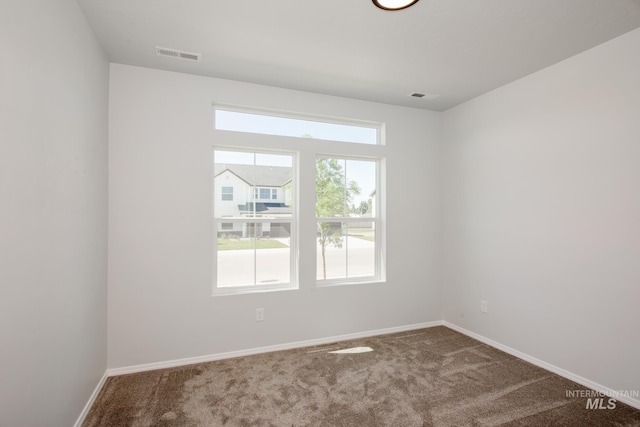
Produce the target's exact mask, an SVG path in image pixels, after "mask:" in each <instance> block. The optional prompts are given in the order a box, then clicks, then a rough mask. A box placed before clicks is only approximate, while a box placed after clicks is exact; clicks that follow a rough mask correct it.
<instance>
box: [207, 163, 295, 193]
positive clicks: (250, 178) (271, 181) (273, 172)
mask: <svg viewBox="0 0 640 427" xmlns="http://www.w3.org/2000/svg"><path fill="white" fill-rule="evenodd" d="M227 170H228V171H229V172H231V173H233V174H234V175H236V176H237V177H238V178H240V179H242V180H243V181H245V182H246V183H247V184H249V185H255V186H256V187H282V186H284V185H285V184H286V183H288V182H289V181H291V174H292V172H293V169H292V168H290V167H284V166H259V165H256V166H254V165H236V164H220V163H216V164H215V165H214V175H215V176H218V175H220V174H222V173H224V172H225V171H227Z"/></svg>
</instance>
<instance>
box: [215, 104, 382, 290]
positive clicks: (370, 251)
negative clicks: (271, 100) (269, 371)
mask: <svg viewBox="0 0 640 427" xmlns="http://www.w3.org/2000/svg"><path fill="white" fill-rule="evenodd" d="M214 123H215V128H216V130H222V131H233V132H242V134H237V135H236V136H234V138H232V141H233V142H231V143H229V142H228V141H222V143H224V144H225V145H224V148H223V146H220V147H216V148H214V222H215V230H216V236H215V238H216V242H217V244H216V251H215V254H216V255H215V256H216V269H215V270H216V276H215V288H216V289H217V292H218V293H234V292H245V291H249V292H251V291H255V290H270V289H274V290H275V289H291V288H296V287H298V284H299V283H301V282H305V283H316V284H317V285H336V284H347V283H360V282H372V281H380V280H384V273H383V271H384V269H383V265H382V260H383V258H384V257H383V256H382V252H383V249H384V248H383V245H382V237H381V236H382V231H381V230H382V228H383V226H384V224H383V222H382V218H381V216H380V214H379V212H380V206H381V205H382V203H383V202H382V200H383V199H382V198H381V197H382V196H383V195H382V194H381V188H380V182H381V180H382V179H383V177H381V170H382V168H381V164H382V161H383V158H382V157H378V156H377V155H376V154H379V153H380V150H379V147H377V145H380V141H381V137H380V130H381V126H380V125H375V124H364V125H363V124H362V122H360V123H358V122H354V123H350V122H349V121H347V120H344V121H341V122H339V123H332V122H331V121H325V120H322V119H318V120H309V119H307V118H304V117H303V118H291V117H282V116H278V115H277V114H276V115H272V114H261V113H260V112H253V111H235V110H233V109H227V108H222V109H215V121H214ZM243 134H244V135H246V136H241V135H243ZM256 134H257V135H256ZM261 134H264V135H270V137H263V138H262V139H261V137H260V135H261ZM224 135H225V134H224V133H221V134H219V135H218V136H220V137H221V138H224ZM252 135H254V136H252ZM273 135H275V136H284V137H291V136H294V137H297V138H300V149H299V150H296V151H295V152H292V151H294V150H295V149H294V150H292V149H291V147H292V144H291V140H290V139H288V140H285V143H282V144H279V143H278V141H279V140H278V139H277V138H276V139H274V138H273ZM238 141H239V142H238ZM245 141H247V142H245ZM326 141H337V142H338V144H336V143H331V151H332V153H331V154H328V153H327V151H326V147H327V142H326ZM255 146H262V147H265V150H252V149H248V148H246V147H255ZM234 147H235V148H234ZM283 147H286V151H287V152H285V151H284V149H283ZM353 147H357V150H355V149H354V148H353ZM271 150H273V151H271ZM281 150H282V151H281ZM298 162H302V163H303V164H305V165H307V167H306V168H302V169H301V170H299V171H296V170H295V167H296V165H297V164H298ZM312 162H315V168H311V167H308V166H310V165H312V164H313V163H312ZM296 173H298V175H296ZM298 178H299V179H300V182H301V183H304V188H300V191H303V192H304V193H303V194H304V197H301V198H300V199H301V200H302V201H303V203H304V206H306V208H304V209H302V211H303V212H307V213H310V212H313V210H312V209H313V206H311V205H310V203H315V218H314V217H313V216H312V217H302V218H300V217H298V216H297V215H298V213H297V212H298V210H297V209H296V203H298V201H297V200H295V199H297V196H296V194H297V193H296V191H297V188H298V182H296V180H297V179H298ZM312 184H314V186H315V188H313V187H311V185H312ZM313 190H315V191H314V193H315V194H313V193H311V191H313ZM314 196H315V197H314ZM298 224H299V225H300V227H301V228H302V229H304V230H306V231H305V233H303V235H304V239H307V241H305V242H302V243H303V244H302V245H300V246H298V242H297V239H298V236H297V235H296V233H297V227H298ZM310 227H313V228H315V238H314V240H315V242H314V244H313V245H312V244H311V242H309V241H308V239H309V238H310V237H311V233H310V232H311V228H310ZM314 246H315V250H316V252H315V254H313V253H301V254H300V257H301V258H302V259H304V260H307V261H306V263H305V264H304V265H303V266H302V268H300V266H299V265H298V264H297V260H298V250H302V251H308V250H310V248H312V247H314ZM309 259H311V260H314V259H315V267H316V268H315V271H314V269H313V264H312V263H310V262H309ZM300 274H302V275H303V276H304V277H298V276H299V275H300ZM314 276H315V277H314Z"/></svg>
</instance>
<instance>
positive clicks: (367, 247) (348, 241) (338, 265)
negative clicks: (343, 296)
mask: <svg viewBox="0 0 640 427" xmlns="http://www.w3.org/2000/svg"><path fill="white" fill-rule="evenodd" d="M317 266H318V271H317V279H318V280H333V279H349V278H358V277H363V278H364V277H374V276H375V274H376V268H375V228H374V223H373V221H363V222H362V223H349V224H347V223H341V222H319V223H318V232H317Z"/></svg>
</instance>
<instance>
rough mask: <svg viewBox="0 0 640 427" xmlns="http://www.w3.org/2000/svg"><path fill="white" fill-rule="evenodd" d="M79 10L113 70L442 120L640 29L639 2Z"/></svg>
mask: <svg viewBox="0 0 640 427" xmlns="http://www.w3.org/2000/svg"><path fill="white" fill-rule="evenodd" d="M78 3H79V4H80V6H81V7H82V9H83V10H84V12H85V15H86V16H87V19H88V20H89V23H90V24H91V26H92V27H93V29H94V30H95V32H96V34H97V36H98V38H99V40H100V41H101V43H102V45H103V46H104V48H105V49H106V51H107V54H108V55H109V58H110V60H111V61H112V62H116V63H122V64H131V65H138V66H143V67H150V68H158V69H164V70H170V71H178V72H184V73H190V74H198V75H205V76H213V77H221V78H226V79H233V80H241V81H247V82H253V83H260V84H265V85H270V86H278V87H284V88H291V89H299V90H305V91H310V92H318V93H325V94H330V95H338V96H345V97H350V98H356V99H364V100H369V101H376V102H383V103H388V104H396V105H404V106H410V107H416V108H424V109H429V110H438V111H442V110H445V109H447V108H450V107H452V106H455V105H457V104H459V103H461V102H464V101H466V100H469V99H471V98H474V97H476V96H478V95H480V94H482V93H485V92H487V91H490V90H492V89H495V88H497V87H499V86H502V85H504V84H506V83H509V82H511V81H514V80H516V79H518V78H520V77H523V76H525V75H527V74H530V73H532V72H535V71H538V70H540V69H542V68H545V67H547V66H549V65H551V64H554V63H556V62H558V61H561V60H563V59H565V58H568V57H570V56H573V55H575V54H577V53H579V52H582V51H584V50H587V49H589V48H591V47H593V46H596V45H598V44H600V43H603V42H605V41H607V40H610V39H612V38H615V37H617V36H619V35H621V34H624V33H626V32H628V31H630V30H632V29H635V28H638V27H640V0H420V1H419V2H418V3H417V4H416V5H414V6H413V7H411V8H409V9H405V10H402V11H395V12H385V11H382V10H380V9H377V8H376V7H374V6H373V4H372V2H371V0H348V1H347V0H319V1H311V0H269V1H265V0H242V1H238V0H206V1H205V0H78ZM155 46H161V47H167V48H173V49H180V50H184V51H188V52H197V53H201V54H202V61H201V62H186V61H180V60H176V59H171V58H162V57H158V56H157V55H156V52H155ZM412 92H423V93H429V94H437V95H439V97H438V98H436V99H433V100H429V99H426V97H425V98H422V99H418V98H413V97H410V96H409V94H411V93H412Z"/></svg>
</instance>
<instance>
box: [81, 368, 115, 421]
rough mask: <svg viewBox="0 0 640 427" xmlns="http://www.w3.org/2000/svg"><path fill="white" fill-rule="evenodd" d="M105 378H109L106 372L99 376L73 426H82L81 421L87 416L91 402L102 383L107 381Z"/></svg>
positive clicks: (96, 395) (98, 392)
mask: <svg viewBox="0 0 640 427" xmlns="http://www.w3.org/2000/svg"><path fill="white" fill-rule="evenodd" d="M107 378H109V375H108V374H107V372H105V373H104V375H103V376H102V378H100V381H98V385H96V388H95V389H94V390H93V393H91V396H90V397H89V401H87V404H86V405H84V408H83V409H82V412H80V416H79V417H78V419H77V420H76V422H75V424H74V425H73V427H80V426H82V423H84V420H85V418H87V415H88V414H89V410H91V407H92V406H93V402H95V401H96V398H97V397H98V394H100V390H102V387H103V386H104V383H105V382H106V381H107Z"/></svg>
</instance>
